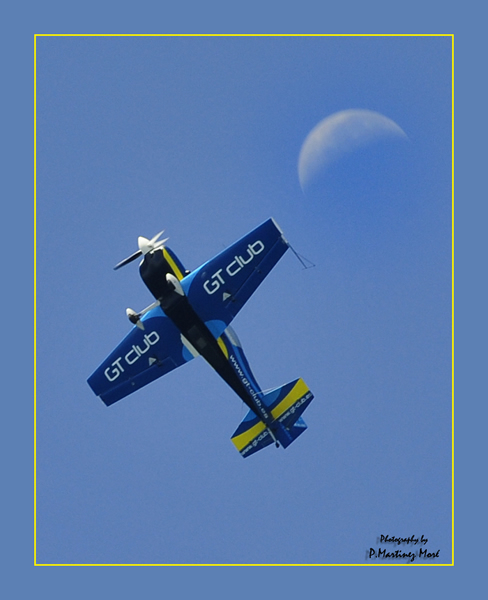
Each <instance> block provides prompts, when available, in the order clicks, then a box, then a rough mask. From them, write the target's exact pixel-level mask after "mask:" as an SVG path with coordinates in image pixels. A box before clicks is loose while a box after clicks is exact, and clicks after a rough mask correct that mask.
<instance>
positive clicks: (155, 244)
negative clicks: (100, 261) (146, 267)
mask: <svg viewBox="0 0 488 600" xmlns="http://www.w3.org/2000/svg"><path fill="white" fill-rule="evenodd" d="M163 233H164V229H163V231H160V232H159V233H158V234H156V235H155V236H154V237H153V238H151V239H150V240H148V239H147V238H145V237H143V236H142V235H140V236H139V237H138V239H137V245H138V246H139V250H137V251H136V252H134V254H131V255H130V256H128V257H127V258H124V260H122V261H120V262H119V263H118V264H117V265H115V267H114V270H115V271H116V270H117V269H120V267H123V266H125V265H128V264H129V263H131V262H132V261H133V260H135V259H136V258H138V257H139V256H142V255H144V256H145V255H146V254H149V253H150V252H153V251H154V250H156V249H157V248H161V247H162V246H164V244H165V242H167V241H168V240H169V238H165V239H164V240H160V239H159V238H160V237H161V236H162V235H163ZM158 240H159V241H158Z"/></svg>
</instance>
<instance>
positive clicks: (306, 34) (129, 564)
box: [34, 33, 454, 567]
mask: <svg viewBox="0 0 488 600" xmlns="http://www.w3.org/2000/svg"><path fill="white" fill-rule="evenodd" d="M38 37H450V38H451V76H452V79H451V98H452V105H451V123H452V130H451V195H452V200H451V244H452V249H451V303H452V308H451V328H452V329H451V332H452V338H451V368H452V373H451V378H452V379H451V385H452V392H451V406H452V423H451V427H452V434H451V439H452V450H451V452H452V453H451V465H452V468H451V478H452V480H451V485H452V505H451V524H452V549H451V553H452V556H451V562H450V563H265V564H263V563H38V562H37V453H36V447H37V420H36V416H37V302H36V300H37V230H36V227H37V158H36V152H37V48H36V44H37V38H38ZM34 565H35V566H39V567H41V566H42V567H275V566H278V567H450V566H453V565H454V34H451V33H432V34H430V33H344V34H342V33H310V34H308V33H285V34H281V33H270V34H267V33H236V34H233V33H225V34H221V33H195V34H193V33H181V34H180V33H168V34H166V33H106V34H104V33H66V34H65V33H52V34H51V33H38V34H35V35H34Z"/></svg>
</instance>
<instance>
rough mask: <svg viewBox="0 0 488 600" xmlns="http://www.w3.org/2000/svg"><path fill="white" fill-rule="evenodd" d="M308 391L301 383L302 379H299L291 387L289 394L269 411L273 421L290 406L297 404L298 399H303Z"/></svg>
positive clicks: (305, 385) (303, 383) (304, 384)
mask: <svg viewBox="0 0 488 600" xmlns="http://www.w3.org/2000/svg"><path fill="white" fill-rule="evenodd" d="M308 391H309V389H308V387H307V384H306V383H305V382H304V381H303V379H299V380H298V381H297V382H296V384H295V385H294V386H293V388H292V390H291V392H289V393H288V395H286V396H285V397H284V398H283V400H282V401H281V402H280V403H279V404H278V406H275V408H273V410H272V411H271V414H272V415H273V417H274V418H275V419H277V418H278V417H280V416H281V415H282V414H283V413H285V412H286V411H287V410H288V409H289V408H290V407H291V406H293V405H294V404H295V402H298V400H300V398H303V396H305V394H306V393H307V392H308Z"/></svg>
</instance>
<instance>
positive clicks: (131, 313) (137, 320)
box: [125, 300, 160, 331]
mask: <svg viewBox="0 0 488 600" xmlns="http://www.w3.org/2000/svg"><path fill="white" fill-rule="evenodd" d="M159 305H160V303H159V300H156V302H153V303H152V304H150V305H149V306H148V307H147V308H145V309H144V310H141V312H140V313H136V311H135V310H132V308H126V309H125V314H126V315H127V318H128V319H129V321H130V322H131V323H134V325H137V327H139V329H142V331H144V323H143V322H142V321H141V317H142V316H144V315H145V314H146V313H147V312H149V311H150V310H152V309H153V308H156V306H159Z"/></svg>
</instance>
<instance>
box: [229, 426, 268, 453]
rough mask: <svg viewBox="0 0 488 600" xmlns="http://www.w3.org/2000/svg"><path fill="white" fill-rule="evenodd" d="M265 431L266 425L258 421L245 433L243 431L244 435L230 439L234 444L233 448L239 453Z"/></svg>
mask: <svg viewBox="0 0 488 600" xmlns="http://www.w3.org/2000/svg"><path fill="white" fill-rule="evenodd" d="M265 429H266V425H265V424H264V423H263V422H262V421H259V423H256V425H254V427H251V428H250V429H248V430H247V431H244V433H240V434H239V435H236V436H235V437H233V438H231V439H232V441H233V443H234V446H235V447H236V448H237V449H238V450H239V452H240V451H241V450H243V449H244V448H245V447H246V446H247V445H248V444H249V443H250V442H252V441H253V439H254V438H255V437H257V436H258V435H259V434H260V433H262V432H263V431H264V430H265Z"/></svg>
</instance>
